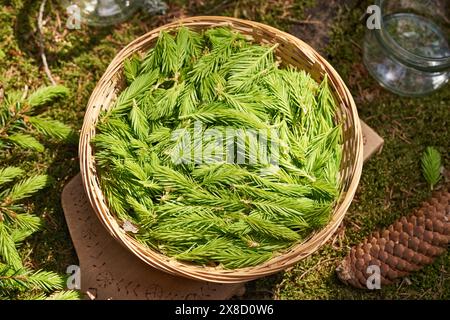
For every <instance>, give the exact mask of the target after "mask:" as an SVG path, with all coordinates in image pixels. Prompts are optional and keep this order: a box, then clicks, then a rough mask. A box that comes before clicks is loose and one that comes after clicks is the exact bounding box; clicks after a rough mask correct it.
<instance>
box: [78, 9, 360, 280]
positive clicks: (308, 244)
mask: <svg viewBox="0 0 450 320" xmlns="http://www.w3.org/2000/svg"><path fill="white" fill-rule="evenodd" d="M220 25H224V26H225V25H227V26H230V27H231V28H234V29H239V28H236V25H240V26H242V28H249V30H250V29H252V28H256V29H258V30H264V31H265V32H268V33H271V34H273V35H276V36H277V37H281V38H283V39H286V41H288V42H289V43H292V44H294V45H295V46H296V47H297V48H298V49H299V50H301V49H302V51H301V52H302V53H303V54H305V55H306V56H307V57H308V58H310V59H311V60H312V61H314V67H316V68H320V69H321V71H322V72H323V73H326V74H328V75H329V79H330V80H331V81H332V86H333V90H335V89H336V88H338V89H339V90H340V92H335V94H337V95H338V96H339V98H340V99H342V100H343V102H344V104H345V106H342V103H341V108H344V107H346V108H347V109H349V111H350V115H351V118H352V120H353V122H352V125H353V128H354V136H352V138H354V139H355V144H356V146H355V148H354V150H353V149H352V150H353V151H354V153H355V154H354V164H353V166H352V172H351V181H350V183H349V184H348V187H347V188H346V189H345V191H343V192H342V194H341V196H340V199H339V201H338V203H337V204H336V206H335V208H334V211H333V214H332V218H331V219H330V222H329V223H328V225H327V226H325V227H323V228H322V229H320V230H318V231H317V232H315V233H313V234H312V235H311V236H310V237H309V238H308V240H306V241H303V242H301V243H299V244H296V245H294V246H293V247H292V248H291V249H288V250H284V251H282V253H280V254H277V255H275V256H274V257H273V258H272V259H270V260H268V261H266V262H264V263H262V264H260V265H257V266H254V267H245V268H239V269H224V268H222V267H205V266H200V265H194V264H190V263H187V262H182V261H178V260H176V259H175V258H170V257H167V256H165V255H163V254H161V253H159V252H156V251H153V250H151V249H149V248H147V247H144V246H143V245H142V244H140V243H139V242H137V241H136V240H135V239H134V238H132V237H131V236H129V235H128V234H126V233H125V232H124V231H123V230H122V229H121V228H120V226H119V224H118V222H117V221H116V219H115V218H114V216H113V214H111V212H110V211H109V209H108V207H107V206H106V205H105V202H104V197H103V194H102V192H101V190H100V188H99V185H98V179H97V176H96V171H95V161H94V160H93V155H92V147H91V145H90V140H91V139H92V137H93V136H94V135H95V123H96V120H97V119H96V118H95V119H91V118H90V116H91V114H92V113H95V112H97V114H98V111H99V109H100V108H103V107H104V105H105V104H106V105H107V104H108V103H110V102H111V100H112V99H113V97H112V95H113V94H112V93H111V91H110V94H109V95H108V96H106V97H104V96H103V95H102V90H104V89H105V88H108V86H111V85H112V86H115V85H116V84H117V83H116V82H115V80H114V77H115V76H116V75H117V74H118V73H119V72H121V66H122V62H123V60H124V59H125V58H126V57H129V56H131V55H132V54H133V53H134V52H136V51H139V50H138V49H137V48H140V46H141V44H142V43H144V44H145V43H147V42H150V41H151V39H154V38H155V35H156V36H157V35H158V34H159V32H160V31H162V30H168V29H170V30H173V29H176V28H178V27H180V26H188V27H189V26H191V27H217V26H220ZM239 30H240V31H241V29H239ZM241 32H242V31H241ZM300 48H301V49H300ZM141 49H142V48H141ZM116 81H117V79H116ZM99 95H100V96H99ZM99 99H100V101H101V103H100V104H99ZM79 156H80V169H81V177H82V181H83V187H84V189H85V192H86V194H87V196H88V199H89V201H90V203H91V205H92V207H93V209H94V211H95V213H96V215H97V216H98V218H99V219H100V221H101V222H102V224H103V225H104V226H105V227H106V229H107V230H108V232H109V233H110V234H111V235H112V236H113V237H114V238H115V239H116V240H117V241H119V243H121V244H122V245H123V246H125V247H126V248H127V249H128V250H130V251H131V252H133V253H134V254H135V255H136V256H137V257H139V258H140V259H141V260H143V261H144V262H145V263H147V264H149V265H150V266H152V267H155V268H157V269H160V270H162V271H165V272H168V273H170V274H173V275H179V276H184V277H187V278H191V279H196V280H204V281H210V282H217V283H237V282H245V281H250V280H254V279H257V278H260V277H262V276H267V275H270V274H273V273H276V272H279V271H281V270H283V269H285V268H287V267H289V266H291V265H293V264H294V263H296V262H298V261H300V260H301V259H303V258H305V257H307V256H309V255H310V254H312V253H313V252H315V251H316V250H318V249H319V248H320V247H321V246H322V245H323V244H324V243H325V242H326V241H327V240H328V239H329V238H330V237H331V236H332V235H333V234H334V232H335V231H336V230H337V228H338V227H339V225H340V223H341V222H342V220H343V218H344V216H345V213H346V211H347V210H348V208H349V206H350V204H351V201H352V199H353V196H354V194H355V192H356V188H357V186H358V183H359V180H360V177H361V172H362V164H363V139H362V129H361V125H360V122H359V117H358V112H357V109H356V105H355V102H354V100H353V98H352V95H351V93H350V91H349V90H348V88H347V86H346V85H345V83H344V81H343V80H342V78H341V77H340V76H339V74H338V73H337V72H336V71H335V69H334V68H333V67H332V66H331V65H330V64H329V63H328V62H327V61H326V60H325V59H324V58H323V57H322V56H321V55H319V54H318V53H317V52H316V51H315V50H314V49H313V48H311V47H310V46H309V45H307V44H306V43H305V42H303V41H302V40H300V39H298V38H296V37H294V36H293V35H290V34H288V33H286V32H283V31H280V30H278V29H276V28H274V27H271V26H268V25H265V24H262V23H258V22H253V21H248V20H242V19H237V18H229V17H219V16H196V17H190V18H184V19H181V20H177V21H175V22H172V23H169V24H166V25H163V26H160V27H158V28H156V29H153V30H151V31H150V32H148V33H146V34H144V35H142V36H140V37H138V38H137V39H135V40H133V41H132V42H130V43H129V44H128V45H127V46H125V47H124V48H123V49H122V50H121V51H120V52H119V53H118V54H117V55H116V56H115V57H114V59H113V60H112V61H111V63H110V64H109V66H108V68H107V69H106V71H105V73H104V74H103V76H102V77H101V79H100V80H99V82H98V83H97V85H96V87H95V89H94V90H93V92H92V94H91V97H90V99H89V102H88V105H87V110H86V114H85V118H84V122H83V127H82V129H81V134H80V144H79Z"/></svg>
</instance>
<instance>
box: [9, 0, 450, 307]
mask: <svg viewBox="0 0 450 320" xmlns="http://www.w3.org/2000/svg"><path fill="white" fill-rule="evenodd" d="M187 2H189V3H193V2H194V1H189V0H184V1H181V0H179V1H176V2H172V3H173V4H172V8H173V11H172V12H171V14H176V10H178V9H179V8H181V7H182V6H183V5H185V4H186V3H187ZM315 2H316V1H313V0H295V1H294V0H292V1H287V2H286V1H284V0H283V1H281V0H267V1H256V0H255V1H253V0H251V1H243V0H242V1H213V2H210V1H207V2H206V1H205V3H207V5H205V6H196V7H195V6H190V8H191V9H189V10H190V11H189V10H187V9H186V10H185V12H188V13H189V12H190V14H202V13H204V14H223V15H228V16H237V17H241V18H246V19H253V20H258V21H261V22H264V23H268V24H271V25H273V26H275V27H278V28H281V29H283V30H286V31H288V30H289V29H290V25H289V23H288V21H287V19H284V18H282V17H283V14H284V13H285V12H284V9H283V8H284V7H285V5H284V3H292V4H293V6H292V7H291V9H289V10H288V12H287V13H288V14H289V16H290V17H293V18H296V19H304V18H305V17H304V16H303V15H304V10H305V8H307V7H312V6H313V5H314V3H315ZM369 2H370V1H363V3H362V4H361V6H360V7H359V9H353V10H350V9H346V8H345V7H344V6H341V10H339V11H337V13H336V18H335V21H334V23H333V27H332V28H331V30H330V35H331V39H330V43H329V45H328V47H327V50H326V53H327V54H326V57H327V59H328V60H329V61H330V62H331V64H332V65H333V66H334V67H335V68H336V69H337V71H338V72H339V73H340V74H341V75H342V77H343V79H344V81H345V82H346V83H347V84H348V86H349V88H350V90H351V92H352V94H353V96H354V97H355V100H356V102H357V105H358V109H359V113H360V116H361V118H362V119H363V120H365V121H366V122H367V123H368V124H369V125H370V126H372V127H373V128H374V129H375V130H376V131H377V132H378V133H379V134H380V135H382V136H383V137H384V138H385V141H386V142H385V146H384V149H383V152H382V153H381V154H380V155H377V156H374V158H373V159H371V160H370V161H369V162H368V163H366V164H365V166H364V170H363V176H362V179H361V183H360V186H359V188H358V192H357V194H356V197H355V201H354V202H353V204H352V206H351V208H350V210H349V212H348V214H347V216H346V219H345V221H344V228H343V229H342V230H341V231H340V232H339V233H337V234H336V236H335V237H333V238H332V241H331V242H330V243H328V244H327V245H325V246H324V247H323V248H322V249H321V250H320V251H318V252H316V253H315V254H313V255H312V256H311V257H309V258H307V259H305V260H304V261H302V262H301V263H299V264H297V265H296V266H294V267H293V268H292V269H290V270H289V271H286V272H284V273H281V274H279V275H276V276H273V277H269V278H265V279H262V280H259V281H256V282H252V283H251V284H249V285H248V293H247V295H246V297H248V298H259V297H264V298H281V299H340V298H345V299H355V298H362V299H382V298H393V299H408V298H411V299H424V298H428V299H449V298H450V277H449V270H450V255H448V254H447V255H444V256H443V257H441V258H440V259H438V260H437V261H436V262H435V263H434V264H433V265H431V266H429V267H427V268H424V269H423V270H421V271H419V272H417V273H415V274H414V275H412V276H411V277H409V279H410V280H411V284H410V285H408V284H407V283H406V282H399V283H398V284H395V285H393V286H391V287H386V288H383V290H381V291H377V292H366V291H360V290H355V289H352V288H350V287H348V286H345V285H343V284H341V283H340V282H339V281H338V280H337V277H336V275H335V271H334V269H335V267H336V265H337V264H338V263H339V262H340V260H341V259H342V258H343V257H344V256H345V254H346V252H347V251H348V248H349V247H350V246H352V245H354V244H356V243H358V242H359V241H361V240H362V239H363V238H364V237H365V236H367V235H368V234H370V232H371V231H373V230H374V229H376V228H381V227H385V226H387V225H389V224H390V223H392V222H393V221H394V220H395V219H397V218H398V217H401V216H403V215H406V214H409V213H410V212H411V211H412V210H413V209H414V208H415V207H417V206H418V205H419V204H420V202H421V201H423V200H424V199H426V198H427V197H429V195H430V191H429V188H428V187H427V184H426V182H425V181H424V179H423V178H422V176H421V173H420V155H421V152H422V151H423V150H424V149H425V147H426V146H430V145H433V146H435V147H437V148H438V150H440V152H441V153H442V155H443V162H444V164H445V165H446V166H447V167H448V166H449V165H450V154H449V152H448V150H450V135H449V130H448V128H449V127H450V113H449V108H450V90H448V89H449V87H448V86H447V87H446V88H444V89H442V90H440V91H439V92H436V93H435V94H433V95H431V96H429V97H426V98H421V99H407V98H399V97H397V96H395V95H392V94H390V93H388V92H387V91H385V90H383V89H381V88H380V87H379V86H378V85H377V84H376V83H375V81H374V80H373V79H372V78H371V77H369V76H368V74H367V72H366V71H365V69H364V67H363V65H362V58H361V54H362V53H361V50H360V46H361V44H362V40H363V36H364V31H365V26H364V24H363V22H362V21H361V20H360V17H361V16H362V15H363V13H364V11H365V8H367V6H368V5H369V4H370V3H369ZM39 3H40V2H38V1H31V0H14V1H5V0H0V41H1V51H0V81H1V84H2V86H3V87H4V88H5V91H8V90H10V89H20V90H22V89H23V88H24V87H25V85H27V86H28V87H31V88H36V87H39V86H41V85H42V84H44V83H47V84H48V83H49V82H48V80H47V78H46V76H45V74H44V72H43V70H42V67H41V60H40V57H39V55H38V50H37V45H36V38H35V36H34V31H35V25H36V22H35V19H36V16H37V10H38V6H39ZM55 3H57V2H49V4H48V6H47V8H46V16H47V17H48V22H47V24H46V27H45V44H46V53H47V58H48V60H49V65H50V68H51V70H52V73H53V75H54V76H55V77H56V78H57V80H58V82H59V83H61V84H64V85H66V86H67V87H69V88H70V90H71V92H72V93H71V96H70V98H69V99H67V100H66V101H61V102H59V103H57V104H55V105H54V106H52V108H50V109H48V110H46V112H47V114H48V115H51V116H52V117H54V118H56V119H58V120H62V121H65V122H66V123H68V124H70V125H71V126H72V127H74V128H78V129H79V128H80V127H81V124H82V121H83V115H84V110H85V107H86V104H87V101H88V99H89V96H90V94H91V92H92V90H93V88H94V87H95V84H96V83H97V81H98V80H99V79H100V77H101V75H102V73H103V72H104V70H105V69H106V67H107V66H108V64H109V63H110V61H111V60H112V58H113V57H114V56H115V54H116V53H117V52H118V51H119V50H120V49H121V48H122V47H123V46H125V45H126V44H127V43H128V42H130V41H131V40H133V39H135V38H136V37H137V36H140V35H142V34H144V33H145V32H146V31H148V30H151V29H153V28H154V27H155V26H156V25H157V24H160V23H161V22H162V21H163V19H156V18H149V17H145V16H144V15H142V14H137V15H136V16H134V17H133V18H132V19H131V20H130V21H128V22H126V23H123V24H121V25H118V26H115V27H111V28H105V29H97V28H88V27H86V26H83V27H82V29H81V30H65V28H64V26H65V17H64V13H63V10H62V9H61V8H58V7H57V5H56V4H55ZM198 3H200V2H198ZM220 3H225V5H223V6H219V5H220ZM261 3H263V5H261ZM265 3H266V4H267V5H264V4H265ZM57 13H58V16H59V21H61V24H60V25H59V24H58V17H57ZM2 53H3V54H4V55H5V58H2ZM5 164H9V165H20V166H21V167H23V168H24V169H25V170H27V171H30V172H31V171H33V172H40V173H49V174H50V175H52V176H53V177H54V178H55V181H56V183H55V184H54V185H53V186H52V187H50V188H48V189H46V190H45V191H44V192H42V193H41V194H40V195H38V196H36V197H34V198H33V199H32V200H31V201H30V202H29V209H30V210H32V211H34V212H35V213H36V214H39V215H41V216H43V217H44V220H45V228H44V231H43V232H40V233H37V234H36V235H35V236H33V237H32V238H31V240H30V241H29V242H28V243H27V244H26V246H24V248H23V253H24V256H26V257H27V263H28V264H30V265H33V266H34V267H35V268H45V269H48V270H55V271H60V272H64V271H65V269H66V267H67V266H68V265H70V264H76V263H77V258H76V255H75V253H74V251H73V247H72V243H71V240H70V236H69V233H68V230H67V227H66V224H65V220H64V216H63V212H62V208H61V205H60V194H61V191H62V188H63V186H64V184H65V183H67V182H68V180H69V179H70V178H71V177H72V176H74V175H75V174H76V173H77V172H78V171H79V169H78V158H77V148H76V146H59V145H58V146H57V145H51V144H47V150H46V152H45V153H42V154H37V155H36V154H30V153H29V152H24V151H19V150H16V151H14V152H6V153H2V154H1V155H0V166H3V165H5ZM332 242H333V243H332Z"/></svg>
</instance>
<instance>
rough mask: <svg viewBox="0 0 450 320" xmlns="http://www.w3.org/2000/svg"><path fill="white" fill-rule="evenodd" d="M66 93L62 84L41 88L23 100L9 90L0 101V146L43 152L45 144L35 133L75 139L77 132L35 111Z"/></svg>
mask: <svg viewBox="0 0 450 320" xmlns="http://www.w3.org/2000/svg"><path fill="white" fill-rule="evenodd" d="M68 92H69V91H68V89H67V88H65V87H64V86H51V87H41V88H39V89H38V90H36V91H35V92H33V93H31V94H30V95H29V96H28V98H26V99H25V98H24V97H23V94H22V95H19V94H18V92H10V93H8V94H7V95H6V98H5V99H4V101H3V102H2V103H1V104H0V125H2V128H1V129H0V133H2V135H1V136H2V138H0V140H3V141H2V145H4V144H5V142H6V144H9V145H12V146H17V147H20V148H23V149H29V150H32V151H37V152H43V151H44V146H43V144H42V143H41V142H39V141H38V140H37V139H36V137H35V135H36V132H37V133H40V134H42V135H44V136H45V137H46V138H50V139H55V140H57V141H63V142H67V143H74V142H76V141H77V140H78V137H77V134H76V133H75V131H74V130H72V129H71V128H70V127H68V126H67V125H65V124H63V123H61V122H60V121H57V120H53V119H49V118H47V117H43V116H40V115H36V114H35V113H36V112H37V111H38V109H37V108H39V107H42V106H44V105H48V104H49V103H51V102H54V101H55V100H56V99H60V98H63V97H67V95H68Z"/></svg>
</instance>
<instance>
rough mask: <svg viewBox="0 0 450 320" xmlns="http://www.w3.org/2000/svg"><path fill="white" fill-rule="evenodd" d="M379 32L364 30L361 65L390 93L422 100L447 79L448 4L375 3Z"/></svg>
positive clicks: (414, 0) (429, 0) (415, 0)
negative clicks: (416, 97)
mask: <svg viewBox="0 0 450 320" xmlns="http://www.w3.org/2000/svg"><path fill="white" fill-rule="evenodd" d="M376 5H377V6H378V7H379V8H380V10H381V19H380V27H381V28H378V29H376V28H375V29H372V30H369V29H368V31H367V33H366V37H365V41H364V49H363V50H364V64H365V65H366V67H367V69H368V70H369V72H370V74H371V75H372V76H373V77H374V78H375V79H376V80H377V81H378V82H379V83H380V84H381V85H382V86H383V87H385V88H387V89H388V90H390V91H392V92H394V93H396V94H399V95H403V96H423V95H426V94H429V93H431V92H433V91H435V90H437V89H439V88H441V87H442V86H443V85H445V84H446V83H447V81H448V79H449V76H450V47H449V43H448V41H449V36H450V32H449V1H447V0H441V1H439V0H377V1H376Z"/></svg>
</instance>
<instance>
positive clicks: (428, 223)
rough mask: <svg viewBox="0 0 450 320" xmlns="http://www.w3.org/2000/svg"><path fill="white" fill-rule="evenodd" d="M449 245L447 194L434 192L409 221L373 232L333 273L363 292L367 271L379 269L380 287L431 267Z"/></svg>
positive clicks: (399, 221) (447, 192) (449, 224)
mask: <svg viewBox="0 0 450 320" xmlns="http://www.w3.org/2000/svg"><path fill="white" fill-rule="evenodd" d="M449 243H450V192H449V190H441V191H438V192H435V193H434V194H433V196H432V198H431V199H430V200H429V201H427V202H424V203H423V204H422V206H421V207H420V208H419V209H418V210H416V211H415V212H413V214H411V215H410V216H409V217H402V218H401V219H399V220H397V221H396V222H394V223H393V224H392V225H390V226H389V227H388V228H386V229H384V230H383V231H380V232H374V233H373V234H372V235H371V236H370V237H369V238H367V239H365V240H364V241H363V242H362V243H361V244H359V245H357V246H355V247H353V248H352V249H351V251H350V252H349V254H348V255H347V257H345V259H344V260H343V261H342V263H341V264H340V265H339V267H338V268H337V269H336V271H337V274H338V277H339V278H340V279H341V280H342V281H343V282H345V283H348V284H350V285H352V286H354V287H357V288H367V279H368V278H369V277H370V276H371V274H368V273H367V271H368V267H369V266H372V265H376V266H378V267H380V272H381V274H380V280H381V285H388V284H391V283H393V282H394V281H395V280H396V279H398V278H400V277H404V276H406V275H408V274H410V273H411V272H414V271H417V270H419V269H421V268H423V267H424V266H426V265H429V264H431V263H433V261H434V260H435V259H436V257H438V256H440V255H442V254H444V253H445V252H446V251H447V247H448V244H449Z"/></svg>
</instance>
